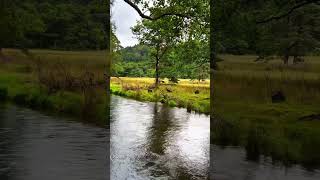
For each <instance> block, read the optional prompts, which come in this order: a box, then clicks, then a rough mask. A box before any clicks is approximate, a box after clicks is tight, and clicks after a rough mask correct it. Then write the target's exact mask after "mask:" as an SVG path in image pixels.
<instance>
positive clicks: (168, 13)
mask: <svg viewBox="0 0 320 180" xmlns="http://www.w3.org/2000/svg"><path fill="white" fill-rule="evenodd" d="M124 2H126V3H127V4H129V5H130V6H131V7H132V8H133V9H135V10H136V11H137V12H138V14H139V15H140V17H142V18H144V19H149V20H153V21H155V20H158V19H161V18H163V17H166V16H178V17H181V18H191V17H190V16H189V15H186V14H181V13H173V12H167V13H163V14H161V15H159V16H156V17H152V16H148V15H146V14H144V13H143V12H142V11H141V9H140V8H139V7H138V6H137V5H136V4H134V3H133V2H132V1H130V0H124Z"/></svg>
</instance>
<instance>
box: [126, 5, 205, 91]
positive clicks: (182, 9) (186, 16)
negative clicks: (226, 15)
mask: <svg viewBox="0 0 320 180" xmlns="http://www.w3.org/2000/svg"><path fill="white" fill-rule="evenodd" d="M124 1H125V2H127V3H128V4H129V5H131V6H132V7H133V8H134V9H135V10H136V11H137V12H138V13H139V14H140V16H141V17H142V18H144V20H143V21H142V23H140V24H139V25H138V26H137V27H136V28H134V30H135V32H136V34H137V35H139V39H140V40H141V42H144V43H147V44H148V45H150V46H152V47H153V48H154V53H153V54H154V57H155V69H156V73H155V78H156V85H158V83H159V77H160V70H159V68H160V61H164V60H166V61H168V60H170V58H168V57H166V54H168V49H169V50H172V49H175V50H177V48H173V47H174V46H175V47H177V46H180V48H178V49H180V50H183V51H184V52H185V54H189V55H190V56H188V57H189V58H181V60H184V61H185V63H186V64H192V63H193V64H205V62H207V63H208V62H209V56H208V53H203V52H204V51H205V49H208V44H209V43H208V42H209V41H208V38H209V15H210V13H209V2H208V1H206V0H184V1H174V0H157V1H153V2H152V3H148V1H143V0H140V1H139V0H137V1H130V0H124ZM140 7H141V8H140ZM143 12H146V13H143ZM181 43H183V44H189V45H183V46H181ZM199 45H201V47H203V48H199V47H200V46H199ZM182 47H184V48H182ZM199 49H201V50H204V51H198V50H199ZM206 52H208V51H206ZM200 53H202V54H200ZM196 54H197V55H199V56H197V55H196ZM191 55H192V56H191ZM180 57H182V56H180ZM191 57H193V58H194V59H192V58H191ZM163 58H165V59H163ZM171 60H172V59H171ZM203 61H205V62H203ZM200 62H201V63H200ZM168 64H170V63H166V65H168ZM194 67H198V68H201V66H194Z"/></svg>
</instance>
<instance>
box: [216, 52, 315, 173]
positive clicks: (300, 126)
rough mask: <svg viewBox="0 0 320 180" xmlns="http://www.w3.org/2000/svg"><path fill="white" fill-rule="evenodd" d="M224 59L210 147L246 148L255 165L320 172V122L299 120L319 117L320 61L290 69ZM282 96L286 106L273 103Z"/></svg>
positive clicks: (275, 63) (277, 63) (244, 59)
mask: <svg viewBox="0 0 320 180" xmlns="http://www.w3.org/2000/svg"><path fill="white" fill-rule="evenodd" d="M222 58H223V59H225V60H224V61H222V62H219V64H218V66H219V71H217V72H216V73H215V79H214V84H215V87H214V91H215V93H214V94H215V96H214V97H213V98H212V99H211V100H212V102H213V103H214V109H215V112H214V114H215V116H216V120H215V122H214V124H213V125H212V130H211V142H212V143H214V144H219V145H223V146H225V145H238V146H242V147H244V148H245V149H246V150H247V152H248V153H247V154H248V155H249V157H248V158H252V159H253V160H254V159H255V158H257V157H258V155H261V154H263V155H267V156H270V157H271V158H272V159H273V160H274V161H281V162H283V163H285V164H286V165H290V164H292V163H300V164H302V165H304V166H306V167H308V168H315V167H320V156H319V153H317V152H319V151H320V138H319V137H320V120H313V121H301V120H299V118H300V117H303V116H307V115H311V114H320V109H319V107H320V57H307V58H306V62H305V63H303V64H297V65H290V66H285V65H282V63H281V61H280V60H277V59H276V60H273V61H270V62H268V63H262V62H254V59H255V56H231V55H225V56H222ZM278 90H280V91H282V92H283V93H284V94H285V96H286V101H285V102H283V103H272V101H271V95H272V94H273V92H274V91H278ZM250 156H252V157H250Z"/></svg>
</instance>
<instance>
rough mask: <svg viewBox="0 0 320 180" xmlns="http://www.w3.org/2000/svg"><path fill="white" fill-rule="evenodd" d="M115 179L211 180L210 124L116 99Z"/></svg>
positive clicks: (197, 117)
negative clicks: (208, 179) (209, 177)
mask: <svg viewBox="0 0 320 180" xmlns="http://www.w3.org/2000/svg"><path fill="white" fill-rule="evenodd" d="M111 105H112V108H111V115H112V118H111V124H110V133H111V137H110V138H111V139H110V148H111V149H110V153H111V179H138V180H140V179H186V180H188V179H207V178H208V176H209V165H210V162H209V156H210V150H209V149H210V148H209V142H210V139H209V137H210V118H209V117H208V116H206V115H200V114H194V113H188V112H187V111H186V110H185V109H179V108H170V107H166V106H163V105H161V104H157V103H145V102H138V101H134V100H129V99H125V98H121V97H116V96H113V97H112V103H111Z"/></svg>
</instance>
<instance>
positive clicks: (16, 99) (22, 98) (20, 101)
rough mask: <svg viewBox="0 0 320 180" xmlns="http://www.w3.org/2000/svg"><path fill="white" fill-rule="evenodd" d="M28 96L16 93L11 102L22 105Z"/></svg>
mask: <svg viewBox="0 0 320 180" xmlns="http://www.w3.org/2000/svg"><path fill="white" fill-rule="evenodd" d="M27 98H28V94H27V93H18V94H16V95H15V96H14V97H13V101H14V102H15V103H16V104H19V105H24V104H26V102H27Z"/></svg>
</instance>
